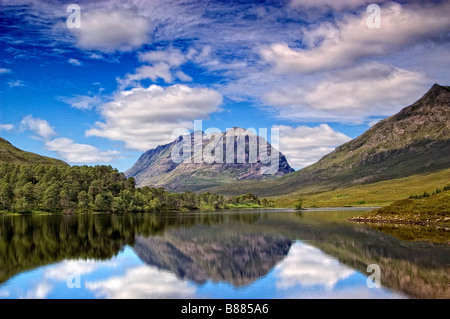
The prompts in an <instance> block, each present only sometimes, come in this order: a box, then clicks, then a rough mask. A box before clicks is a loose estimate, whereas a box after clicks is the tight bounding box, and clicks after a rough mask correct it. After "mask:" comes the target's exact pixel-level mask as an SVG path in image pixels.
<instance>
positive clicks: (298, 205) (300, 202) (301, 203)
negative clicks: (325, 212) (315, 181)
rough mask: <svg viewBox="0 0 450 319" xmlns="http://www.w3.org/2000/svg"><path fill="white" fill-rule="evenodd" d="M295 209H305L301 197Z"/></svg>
mask: <svg viewBox="0 0 450 319" xmlns="http://www.w3.org/2000/svg"><path fill="white" fill-rule="evenodd" d="M294 209H295V210H302V209H303V200H302V199H301V198H299V199H298V200H297V202H296V203H295V205H294Z"/></svg>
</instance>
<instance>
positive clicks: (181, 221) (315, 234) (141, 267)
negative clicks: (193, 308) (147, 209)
mask: <svg viewBox="0 0 450 319" xmlns="http://www.w3.org/2000/svg"><path fill="white" fill-rule="evenodd" d="M361 213H362V212H361V211H357V210H354V209H349V210H338V211H333V210H311V211H303V212H294V211H289V210H251V211H229V210H227V211H215V212H191V213H158V214H156V213H155V214H150V213H147V214H124V215H118V214H116V215H112V214H78V215H26V216H25V215H24V216H12V215H2V216H0V298H42V299H44V298H261V299H269V298H450V287H449V283H450V277H449V273H450V272H449V270H450V269H449V265H450V248H449V246H446V245H444V244H436V243H429V242H423V241H422V242H409V241H404V240H401V239H398V238H396V237H394V236H392V235H389V234H387V233H384V232H380V231H378V230H376V229H374V228H372V227H370V226H368V225H363V224H356V223H353V222H349V221H347V218H349V217H352V216H356V215H359V214H361ZM369 265H377V266H376V267H379V268H378V269H379V271H377V270H376V269H375V270H373V269H374V268H372V271H369V272H368V269H367V268H368V266H369ZM373 271H375V272H373ZM378 274H379V283H380V284H381V286H380V287H379V288H377V287H374V284H375V282H376V281H377V280H375V279H376V278H377V277H376V275H378ZM369 276H370V278H369Z"/></svg>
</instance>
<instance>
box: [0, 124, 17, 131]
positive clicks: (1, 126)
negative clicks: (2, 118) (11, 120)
mask: <svg viewBox="0 0 450 319" xmlns="http://www.w3.org/2000/svg"><path fill="white" fill-rule="evenodd" d="M13 128H14V125H12V124H0V132H1V131H11V130H12V129H13Z"/></svg>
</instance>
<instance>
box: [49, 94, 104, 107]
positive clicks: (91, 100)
mask: <svg viewBox="0 0 450 319" xmlns="http://www.w3.org/2000/svg"><path fill="white" fill-rule="evenodd" d="M58 99H59V100H61V101H62V102H64V103H66V104H69V105H70V106H72V107H73V108H76V109H79V110H92V109H93V108H95V107H97V106H99V105H100V104H101V103H102V102H103V101H102V99H101V98H99V97H98V96H89V95H75V96H72V97H65V96H62V97H59V98H58Z"/></svg>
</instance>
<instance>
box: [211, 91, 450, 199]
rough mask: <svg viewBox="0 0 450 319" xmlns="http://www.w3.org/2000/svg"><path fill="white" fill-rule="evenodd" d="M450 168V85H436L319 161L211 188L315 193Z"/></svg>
mask: <svg viewBox="0 0 450 319" xmlns="http://www.w3.org/2000/svg"><path fill="white" fill-rule="evenodd" d="M449 167H450V87H448V86H440V85H438V84H435V85H433V87H432V88H431V89H430V90H429V91H428V92H427V93H426V94H425V95H424V96H423V97H422V98H421V99H419V100H418V101H416V102H415V103H413V104H412V105H410V106H408V107H405V108H404V109H402V110H401V111H400V112H399V113H397V114H395V115H393V116H391V117H389V118H386V119H384V120H382V121H380V122H378V123H377V124H375V125H374V126H372V127H371V128H370V129H369V130H368V131H366V132H365V133H363V134H362V135H360V136H359V137H357V138H355V139H354V140H352V141H350V142H348V143H345V144H343V145H341V146H340V147H338V148H336V149H335V150H334V151H333V152H331V153H330V154H328V155H326V156H324V157H323V158H322V159H321V160H319V161H318V162H317V163H315V164H313V165H311V166H308V167H306V168H304V169H302V170H300V171H297V172H294V173H292V174H289V175H287V176H284V177H281V178H279V179H276V180H271V181H267V182H263V183H258V184H256V183H252V182H242V183H237V184H234V185H233V187H232V188H231V187H229V188H227V187H226V186H225V187H217V188H212V189H210V191H212V192H217V193H220V194H226V195H234V194H241V193H247V192H252V193H255V194H257V195H260V196H276V195H285V194H289V193H292V192H298V191H299V190H302V192H303V193H314V192H320V191H325V190H332V189H336V188H339V187H343V186H352V185H358V184H364V183H372V182H377V181H382V180H389V179H393V178H399V177H405V176H410V175H413V174H420V173H425V172H433V171H437V170H440V169H445V168H449Z"/></svg>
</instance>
